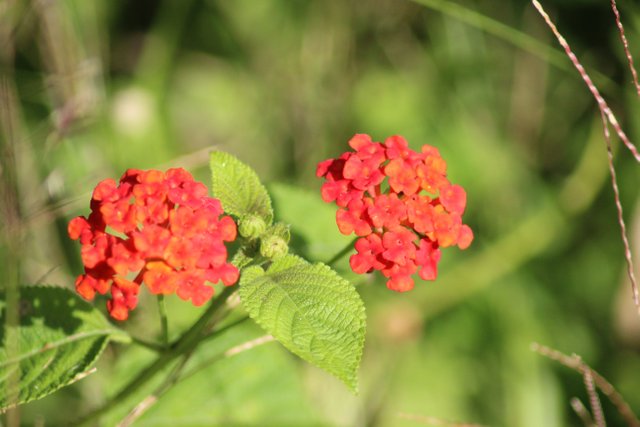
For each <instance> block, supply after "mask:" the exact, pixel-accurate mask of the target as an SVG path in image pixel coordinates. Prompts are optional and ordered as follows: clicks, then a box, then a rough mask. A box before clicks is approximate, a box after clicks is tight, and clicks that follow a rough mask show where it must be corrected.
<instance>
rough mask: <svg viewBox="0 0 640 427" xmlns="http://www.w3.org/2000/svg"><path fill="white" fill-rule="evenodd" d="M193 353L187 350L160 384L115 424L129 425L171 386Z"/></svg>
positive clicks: (119, 425)
mask: <svg viewBox="0 0 640 427" xmlns="http://www.w3.org/2000/svg"><path fill="white" fill-rule="evenodd" d="M192 355H193V352H189V353H187V354H185V355H184V356H183V357H182V359H181V360H180V362H178V364H177V365H176V366H174V368H173V369H172V370H171V373H170V374H169V375H168V376H167V378H166V379H165V380H164V381H163V382H162V384H160V386H159V387H158V388H157V389H156V390H155V391H154V392H153V393H151V394H150V395H149V396H147V397H145V398H144V399H142V401H141V402H140V403H138V404H137V405H136V406H135V407H134V408H133V409H132V410H131V411H130V412H129V413H128V414H127V415H126V416H125V417H124V418H123V419H122V421H120V422H119V423H118V425H117V427H127V426H129V425H131V423H133V422H134V421H135V420H137V419H138V418H139V417H140V416H141V415H142V414H144V413H145V412H146V411H147V409H149V408H150V407H151V406H153V405H154V404H155V403H156V402H157V401H158V399H159V398H160V396H161V395H162V394H164V393H165V392H166V391H167V390H169V389H170V388H171V386H173V385H174V384H175V383H176V382H177V381H178V378H180V373H181V372H182V370H183V369H184V367H185V366H186V364H187V362H188V361H189V359H190V358H191V356H192Z"/></svg>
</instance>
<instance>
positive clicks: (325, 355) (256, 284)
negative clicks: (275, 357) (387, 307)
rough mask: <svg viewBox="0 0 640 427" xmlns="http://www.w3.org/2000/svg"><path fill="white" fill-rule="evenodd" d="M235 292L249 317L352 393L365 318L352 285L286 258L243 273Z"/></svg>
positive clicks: (323, 270)
mask: <svg viewBox="0 0 640 427" xmlns="http://www.w3.org/2000/svg"><path fill="white" fill-rule="evenodd" d="M239 293H240V298H241V299H242V303H243V305H244V307H245V309H246V310H247V311H248V312H249V315H250V316H251V317H252V318H253V319H255V320H256V321H257V322H258V324H260V326H262V327H263V328H264V329H265V330H266V331H267V332H269V333H270V334H271V335H273V336H274V337H275V338H276V339H277V340H278V341H280V343H282V344H283V345H284V346H285V347H286V348H287V349H289V350H290V351H291V352H293V353H294V354H297V355H298V356H300V357H301V358H303V359H304V360H306V361H308V362H310V363H312V364H314V365H316V366H318V367H320V368H322V369H324V370H326V371H328V372H329V373H331V374H333V375H335V376H336V377H338V378H339V379H341V380H342V381H343V382H344V383H345V384H346V385H347V386H348V387H349V388H350V389H351V390H352V391H354V392H356V393H357V388H358V381H357V371H358V366H359V364H360V358H361V357H362V349H363V346H364V334H365V326H366V319H365V310H364V304H363V302H362V300H361V299H360V295H359V294H358V292H357V291H356V290H355V288H354V287H353V285H351V284H350V283H349V282H348V281H346V280H344V279H343V278H341V277H340V276H338V275H337V274H336V272H334V271H333V270H331V269H330V268H329V267H328V266H326V265H324V264H320V263H318V264H309V263H308V262H306V261H305V260H303V259H302V258H299V257H297V256H294V255H287V256H285V257H283V258H280V259H278V260H276V261H274V262H273V264H271V266H270V267H269V268H268V269H267V271H266V272H265V271H264V270H263V269H262V268H261V267H257V266H255V267H250V268H247V269H246V270H244V271H243V272H242V276H241V278H240V291H239Z"/></svg>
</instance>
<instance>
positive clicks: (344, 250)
mask: <svg viewBox="0 0 640 427" xmlns="http://www.w3.org/2000/svg"><path fill="white" fill-rule="evenodd" d="M358 239H359V237H356V238H355V239H353V240H352V241H350V242H349V243H347V245H346V246H345V247H344V248H342V249H341V250H340V252H338V253H337V254H335V255H334V256H333V258H331V259H330V260H329V261H327V262H325V264H327V265H328V266H329V267H333V264H335V263H336V262H338V261H340V259H341V258H342V257H343V256H345V255H346V254H348V253H349V252H351V250H352V249H353V245H354V244H355V243H356V241H357V240H358Z"/></svg>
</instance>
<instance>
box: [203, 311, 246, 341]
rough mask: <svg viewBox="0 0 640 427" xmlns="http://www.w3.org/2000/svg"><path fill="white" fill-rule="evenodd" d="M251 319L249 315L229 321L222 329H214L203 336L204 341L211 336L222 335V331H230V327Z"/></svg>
mask: <svg viewBox="0 0 640 427" xmlns="http://www.w3.org/2000/svg"><path fill="white" fill-rule="evenodd" d="M249 319H250V317H249V316H244V317H241V318H240V319H238V320H235V321H233V322H231V323H229V324H228V325H225V326H223V327H222V328H220V329H216V330H215V331H213V332H209V333H208V334H207V335H205V336H204V337H202V341H206V340H209V339H211V338H214V337H217V336H218V335H220V334H221V333H223V332H226V331H228V330H229V329H231V328H233V327H234V326H237V325H239V324H241V323H244V322H245V321H246V320H249Z"/></svg>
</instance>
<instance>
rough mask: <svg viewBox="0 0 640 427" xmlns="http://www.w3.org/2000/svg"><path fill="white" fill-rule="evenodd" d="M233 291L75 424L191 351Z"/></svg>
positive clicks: (106, 408) (119, 399)
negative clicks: (116, 391)
mask: <svg viewBox="0 0 640 427" xmlns="http://www.w3.org/2000/svg"><path fill="white" fill-rule="evenodd" d="M233 292H235V288H234V287H226V288H225V289H224V290H223V291H222V293H221V294H220V295H219V296H218V297H217V298H216V299H214V300H213V301H212V302H211V304H210V305H209V307H208V308H207V310H206V311H205V312H204V313H203V314H202V316H200V318H199V319H198V320H197V321H196V323H194V324H193V325H192V326H191V327H190V328H189V329H188V330H187V331H186V332H185V333H184V334H182V335H181V336H180V338H178V339H177V340H176V341H175V342H174V343H173V344H172V345H171V346H170V348H169V350H168V351H166V352H164V353H162V354H160V355H158V357H157V358H156V359H155V360H154V361H153V362H151V363H150V364H149V365H148V366H147V368H146V369H144V370H143V371H142V372H140V373H139V374H138V375H137V376H136V377H135V378H133V379H132V380H131V381H130V382H129V383H128V384H127V385H125V386H124V387H123V388H122V389H121V390H120V391H119V392H118V393H117V394H116V395H115V396H113V397H112V398H111V399H109V400H108V401H107V402H106V403H105V404H104V405H102V406H101V407H99V408H97V409H95V410H94V411H92V412H90V413H88V414H87V415H85V416H84V417H83V418H81V419H80V420H79V421H78V422H77V423H76V425H78V426H80V425H87V424H90V422H91V421H93V420H96V419H97V418H99V417H100V416H101V415H102V414H104V413H105V412H107V411H109V410H110V409H111V408H113V407H114V406H116V405H118V404H120V403H122V402H123V401H125V400H126V399H127V398H128V397H129V396H131V395H132V394H133V393H135V392H136V391H137V390H139V389H140V387H142V386H144V385H145V384H147V382H148V381H149V380H150V379H152V378H153V377H154V376H155V375H156V374H157V373H158V372H160V371H161V370H163V369H164V368H165V367H166V366H167V365H168V364H169V363H170V362H171V361H172V360H174V359H175V358H177V357H179V356H181V355H183V354H186V353H188V352H191V351H193V350H194V349H195V348H196V347H197V346H198V345H199V344H200V342H201V341H200V338H201V335H202V332H203V331H205V330H206V329H207V328H208V327H209V326H210V322H211V319H212V318H213V317H214V316H215V315H216V313H217V311H218V309H219V308H220V307H222V306H223V305H224V303H225V302H226V300H227V298H229V296H230V295H231V294H232V293H233Z"/></svg>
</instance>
